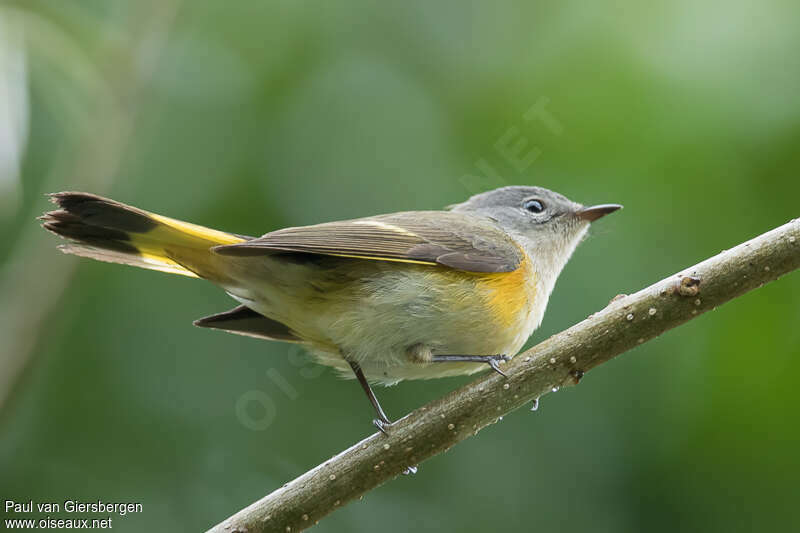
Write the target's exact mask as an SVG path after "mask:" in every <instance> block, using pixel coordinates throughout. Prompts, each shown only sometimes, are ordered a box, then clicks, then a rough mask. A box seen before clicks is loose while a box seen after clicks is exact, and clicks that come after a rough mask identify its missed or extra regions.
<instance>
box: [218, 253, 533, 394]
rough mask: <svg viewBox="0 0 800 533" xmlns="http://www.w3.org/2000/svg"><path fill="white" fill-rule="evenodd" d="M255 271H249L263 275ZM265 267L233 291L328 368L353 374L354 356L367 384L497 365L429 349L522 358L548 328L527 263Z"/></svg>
mask: <svg viewBox="0 0 800 533" xmlns="http://www.w3.org/2000/svg"><path fill="white" fill-rule="evenodd" d="M253 266H254V265H252V264H251V265H250V266H249V268H247V269H246V271H247V272H249V273H250V274H252V273H254V272H255V270H254V269H253V268H252V267H253ZM258 266H259V267H260V268H264V269H265V270H267V271H268V273H269V275H268V276H266V274H267V272H261V273H260V275H258V276H256V277H255V278H254V277H251V276H248V277H250V279H249V280H242V286H241V288H239V289H238V290H236V291H231V292H232V294H233V295H234V296H235V297H237V298H238V299H240V300H241V301H243V302H244V303H245V304H246V305H248V306H249V307H251V308H253V309H254V310H256V311H258V312H260V313H262V314H264V315H266V316H269V317H270V318H273V319H275V320H279V321H281V322H283V323H284V324H286V325H288V326H289V327H290V328H291V329H292V331H293V332H295V333H296V334H297V335H298V336H299V337H300V338H302V339H303V340H304V341H305V342H306V345H307V346H308V348H309V350H310V351H311V352H312V353H313V354H314V355H315V356H316V358H317V360H318V361H319V362H320V363H322V364H325V365H329V366H332V367H335V368H337V369H339V370H341V371H342V375H343V376H346V377H352V371H351V369H350V366H349V364H348V363H347V361H346V360H345V358H347V359H349V360H354V361H357V362H358V363H359V365H360V366H361V368H362V370H363V371H364V374H365V375H366V376H367V379H369V380H370V381H373V382H381V383H386V384H391V383H396V382H398V381H401V380H404V379H429V378H438V377H445V376H454V375H461V374H472V373H474V372H478V371H481V370H485V369H486V368H487V365H485V364H480V363H439V362H436V363H433V362H425V360H424V357H423V358H422V360H421V358H420V357H419V353H420V352H422V353H424V354H428V355H431V354H432V355H500V354H502V355H508V356H514V355H516V353H517V352H519V350H520V349H521V348H522V346H523V344H524V343H525V341H526V340H527V339H528V337H529V336H530V334H531V333H532V332H533V330H534V329H535V328H536V327H537V326H538V325H539V323H540V322H541V318H542V315H543V313H544V307H545V305H546V299H547V296H546V295H541V296H544V297H543V298H542V297H538V298H537V296H538V295H537V290H536V280H535V276H534V275H533V273H532V271H531V270H530V265H529V263H527V262H526V263H523V266H522V267H521V270H520V271H517V272H514V273H508V274H491V275H489V277H486V276H487V275H480V274H469V273H464V272H458V271H454V270H451V269H447V268H445V267H438V266H425V265H409V264H399V263H390V262H384V261H350V260H329V261H323V262H321V264H320V262H319V261H316V262H314V263H313V264H288V265H287V264H284V263H282V264H280V265H279V266H280V268H277V267H278V265H275V264H274V263H269V262H268V263H266V264H260V265H258ZM256 278H257V279H258V281H256ZM264 279H269V280H270V282H269V283H265V282H264V281H262V280H264Z"/></svg>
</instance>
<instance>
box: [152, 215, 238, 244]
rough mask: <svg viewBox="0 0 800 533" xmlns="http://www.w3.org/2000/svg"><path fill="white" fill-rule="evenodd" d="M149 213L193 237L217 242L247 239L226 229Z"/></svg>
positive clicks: (236, 241)
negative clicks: (218, 229) (212, 227)
mask: <svg viewBox="0 0 800 533" xmlns="http://www.w3.org/2000/svg"><path fill="white" fill-rule="evenodd" d="M148 215H149V216H150V217H151V218H153V219H154V220H157V221H159V222H161V223H162V224H164V225H165V226H169V227H171V228H173V229H176V230H178V231H180V232H182V233H186V234H188V235H191V236H192V237H197V238H198V239H205V240H209V241H213V242H214V243H217V244H236V243H239V242H244V240H245V239H242V238H241V237H237V236H236V235H232V234H230V233H226V232H224V231H217V230H215V229H211V228H206V227H204V226H198V225H197V224H192V223H190V222H183V221H181V220H175V219H174V218H169V217H162V216H161V215H156V214H155V213H148Z"/></svg>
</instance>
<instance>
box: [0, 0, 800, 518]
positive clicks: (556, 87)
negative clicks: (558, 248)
mask: <svg viewBox="0 0 800 533" xmlns="http://www.w3.org/2000/svg"><path fill="white" fill-rule="evenodd" d="M799 17H800V5H798V4H797V3H796V2H788V1H787V2H781V1H761V2H755V1H752V2H741V1H733V2H723V1H721V0H720V1H690V0H682V1H673V2H664V3H660V2H647V3H644V2H637V1H634V0H629V1H621V2H580V1H577V0H572V1H564V2H547V3H546V2H525V1H516V2H493V3H490V2H483V3H480V4H477V5H467V4H465V3H462V2H421V1H414V2H402V3H392V4H389V3H386V2H383V3H381V2H358V1H348V2H335V3H326V2H316V3H315V2H294V1H282V2H272V1H255V0H253V1H234V2H221V1H216V0H203V1H198V0H192V1H185V2H180V1H179V0H148V1H119V0H116V1H110V0H92V1H66V0H52V1H45V0H17V1H11V2H8V1H6V2H3V3H2V4H0V198H1V200H0V221H1V222H0V224H1V227H0V242H2V246H0V268H1V269H2V270H0V350H1V351H2V357H1V358H0V365H2V366H1V367H0V377H2V379H0V492H2V497H3V499H7V498H12V499H15V500H24V501H27V500H29V499H33V500H35V501H46V500H55V501H63V500H64V499H67V498H73V499H75V498H77V499H84V500H91V499H97V498H100V499H102V500H104V501H136V502H141V503H143V505H144V512H143V513H141V514H137V515H128V516H126V517H124V518H119V519H115V522H114V528H115V529H116V530H119V531H199V530H204V529H205V528H207V527H209V526H211V525H212V524H214V523H216V522H218V521H220V520H221V519H223V518H224V517H226V516H228V515H229V514H231V513H233V512H234V511H236V510H238V509H239V508H241V507H243V506H245V505H247V504H249V503H250V502H252V501H253V500H255V499H257V498H259V497H260V496H262V495H264V494H266V493H267V492H270V491H272V490H273V489H275V488H276V487H278V486H280V485H281V484H282V483H284V482H285V481H287V480H289V479H291V478H293V477H295V476H297V475H298V474H300V473H302V472H304V471H305V470H307V469H308V468H310V467H312V466H314V465H316V464H318V463H319V462H321V461H323V460H325V459H327V458H328V457H330V456H331V455H333V454H334V453H336V452H338V451H339V450H341V449H343V448H344V447H346V446H348V445H350V444H351V443H353V442H355V441H356V440H358V439H361V438H363V437H365V436H366V435H368V434H369V433H371V432H372V426H370V424H369V419H370V417H371V412H370V410H369V406H368V405H367V402H366V401H365V400H364V398H363V395H362V391H361V390H360V389H359V387H358V386H357V385H356V384H355V383H354V382H344V381H341V380H340V379H338V378H337V377H336V376H335V375H333V373H331V372H330V371H328V370H324V369H322V368H320V367H317V366H315V365H313V364H311V363H309V362H308V360H307V359H306V358H305V357H304V356H303V354H301V353H299V352H297V351H296V350H292V349H290V348H288V347H287V346H285V345H281V344H277V343H268V342H259V341H257V340H253V339H249V338H242V337H237V336H233V335H227V334H224V333H221V332H215V331H210V330H200V329H197V328H194V327H193V326H192V324H191V321H192V320H193V319H195V318H198V317H201V316H205V315H208V314H212V313H215V312H218V311H222V310H225V309H227V308H229V307H232V306H233V305H234V302H232V301H231V300H230V299H229V298H228V297H227V296H226V295H225V294H224V293H222V292H221V291H219V290H217V289H215V288H214V287H212V286H211V285H209V284H205V283H203V282H199V281H196V280H190V279H186V278H181V277H177V276H167V275H164V274H160V273H156V272H148V271H142V270H137V269H132V268H127V267H120V266H114V265H108V264H101V263H95V262H90V261H78V260H75V258H72V257H67V256H64V255H62V254H60V253H58V252H57V251H56V249H55V245H56V244H57V240H56V239H55V238H54V237H52V236H50V235H48V234H46V233H45V232H44V231H42V230H41V229H40V228H39V227H38V225H37V224H36V223H35V221H34V217H35V216H37V215H39V214H40V213H41V212H42V211H44V210H46V209H47V208H48V204H47V203H46V201H45V199H44V197H43V194H44V193H45V192H50V191H57V190H87V191H92V192H96V193H99V194H103V195H106V196H110V197H113V198H115V199H118V200H121V201H124V202H126V203H130V204H133V205H137V206H141V207H143V208H145V209H148V210H151V211H155V212H158V213H162V214H166V215H168V216H172V217H176V218H181V219H186V220H189V221H193V222H197V223H202V224H204V225H208V226H212V227H216V228H220V229H226V230H230V231H235V232H239V233H244V234H260V233H264V232H266V231H269V230H272V229H276V228H279V227H282V226H289V225H301V224H309V223H315V222H321V221H326V220H331V219H341V218H348V217H357V216H364V215H370V214H375V213H380V212H387V211H395V210H408V209H435V208H439V207H441V206H444V205H446V204H449V203H454V202H458V201H461V200H463V199H464V198H466V197H467V196H469V195H470V194H472V193H474V192H478V191H480V190H485V189H488V188H492V187H494V186H496V185H500V184H503V183H507V184H511V183H514V184H537V185H542V186H545V187H549V188H552V189H555V190H558V191H559V192H562V193H564V194H566V195H567V196H569V197H571V198H573V199H575V200H578V201H582V202H587V203H588V202H598V203H599V202H620V203H622V204H625V206H626V209H625V210H624V211H623V212H621V213H618V214H615V215H614V216H613V217H609V218H608V219H607V220H603V221H602V223H600V224H598V226H597V227H596V228H594V230H593V235H592V237H591V238H590V239H589V240H587V241H586V242H585V243H584V244H583V245H582V246H581V247H580V248H579V249H578V251H577V253H576V254H575V256H574V258H573V260H572V262H571V263H570V264H569V265H568V266H567V268H566V270H565V271H564V273H563V275H562V277H561V279H560V281H559V284H558V286H557V287H556V290H555V293H554V294H553V298H552V300H551V304H550V308H549V311H548V313H547V316H546V317H545V321H544V324H543V325H542V327H541V329H540V330H539V331H538V332H537V333H536V334H535V335H534V336H533V338H532V339H531V343H534V342H537V341H539V340H542V339H544V338H546V337H547V336H548V335H550V334H552V333H554V332H557V331H559V330H561V329H563V328H565V327H567V326H570V325H572V324H573V323H575V322H577V321H579V320H581V319H582V318H584V317H585V316H587V315H588V314H590V313H592V312H593V311H595V310H598V309H600V308H602V307H603V306H604V305H605V304H606V303H607V302H608V300H609V299H610V298H612V297H613V296H614V295H616V294H617V293H622V292H631V291H634V290H636V289H638V288H641V287H643V286H645V285H647V284H649V283H651V282H653V281H655V280H657V279H660V278H662V277H664V276H666V275H669V274H672V273H673V272H675V271H677V270H679V269H681V268H682V267H684V266H688V265H690V264H693V263H695V262H697V261H699V260H701V259H704V258H705V257H707V256H709V255H713V254H715V253H717V252H719V251H720V250H722V249H726V248H729V247H731V246H733V245H735V244H737V243H739V242H741V241H743V240H746V239H748V238H750V237H753V236H755V235H757V234H759V233H761V232H764V231H766V230H769V229H771V228H773V227H775V226H777V225H780V224H782V223H785V222H786V221H787V220H789V219H791V218H792V217H796V216H798V215H800V209H798V194H800V179H798V169H800V98H799V96H800V63H798V61H797V58H798V51H800V31H798V27H799V26H798V24H799V22H798V21H800V18H799ZM537 104H538V105H539V106H541V107H543V108H544V109H546V110H547V113H548V115H547V120H541V119H540V118H536V117H533V118H532V117H531V114H530V113H529V110H530V109H531V107H532V106H535V105H537ZM518 142H525V143H527V144H526V145H525V146H522V145H520V147H517V149H519V150H520V154H522V155H521V157H520V158H518V159H521V160H518V161H516V162H515V161H514V160H513V158H509V157H507V156H504V155H503V151H504V150H503V147H508V146H512V147H513V146H514V145H515V143H518ZM526 156H527V159H526ZM799 304H800V275H797V274H795V275H792V276H788V277H787V278H785V279H782V280H780V281H778V282H777V283H774V284H771V285H769V286H767V287H764V288H763V289H761V290H759V291H756V292H755V293H751V294H749V295H747V296H745V297H743V298H740V299H738V300H736V301H735V302H733V303H731V304H729V305H726V306H725V307H723V308H720V309H718V310H717V311H715V312H713V313H710V314H707V315H705V316H703V317H701V318H700V319H698V320H696V321H693V322H692V323H690V324H688V325H686V326H684V327H681V328H679V329H678V330H676V331H673V332H670V333H669V334H667V335H665V336H664V337H662V338H660V339H657V340H655V341H654V342H650V343H647V344H645V345H643V346H641V347H640V348H638V349H636V350H634V351H633V352H631V353H629V354H625V355H624V356H622V357H621V358H619V359H617V360H615V361H612V362H611V363H609V364H606V365H603V366H601V367H600V368H598V369H597V370H595V371H593V372H591V373H590V374H589V375H588V376H587V377H586V378H585V379H584V381H583V382H582V383H581V385H580V386H579V387H575V388H571V389H569V390H563V391H562V392H559V393H557V394H553V395H548V396H546V397H545V398H543V399H542V402H541V406H540V408H539V410H538V411H537V412H536V413H531V412H527V411H523V412H519V413H516V414H514V415H512V416H508V417H506V419H505V420H504V421H503V422H501V423H499V424H497V425H495V426H492V428H491V429H490V430H488V431H484V432H481V434H480V435H479V436H478V437H477V438H473V439H470V440H468V441H467V442H464V443H463V444H461V445H459V446H457V447H456V448H454V449H453V450H452V451H450V452H449V453H448V454H445V455H443V456H439V457H436V458H435V459H433V460H431V461H429V462H427V463H425V464H423V465H422V467H421V469H420V472H419V473H418V474H417V475H416V476H411V477H403V478H401V479H398V480H396V481H393V482H391V483H389V484H387V485H385V486H383V487H382V488H380V489H378V490H375V491H374V492H371V493H369V494H368V495H367V496H366V497H365V498H364V500H363V501H361V502H356V503H353V504H351V505H349V506H347V507H345V508H343V509H341V510H339V511H337V512H335V513H334V514H333V515H331V516H330V517H328V518H326V519H325V520H324V521H323V522H322V523H321V524H320V525H319V526H318V529H319V530H321V531H376V530H377V531H407V530H411V529H414V530H418V531H438V530H454V531H455V530H458V531H485V530H522V529H534V528H535V529H539V530H546V531H615V532H620V531H642V530H648V531H665V532H666V531H670V532H671V531H675V530H707V531H712V530H713V531H726V532H727V531H752V530H764V531H769V530H779V531H788V530H798V528H800V519H798V515H797V509H796V507H797V501H798V498H800V489H798V479H800V454H798V447H799V445H800V424H798V416H797V408H798V404H799V403H800V400H798V396H797V392H796V391H797V386H796V381H797V375H798V373H800V328H798V323H799V322H800V305H799ZM466 379H468V378H465V379H445V380H439V381H431V382H408V383H402V384H400V385H399V386H397V387H393V388H389V389H381V390H379V391H378V393H379V395H380V397H381V399H382V401H383V403H384V407H385V408H386V409H387V411H388V413H389V414H390V416H394V417H399V416H400V415H402V414H404V413H406V412H408V411H410V410H412V409H414V408H416V407H418V406H420V405H422V404H423V403H424V402H426V401H429V400H431V399H434V398H437V397H439V396H441V395H442V394H444V393H445V392H447V391H450V390H452V389H454V388H456V387H457V386H459V384H461V383H464V382H465V380H466ZM5 516H7V515H5Z"/></svg>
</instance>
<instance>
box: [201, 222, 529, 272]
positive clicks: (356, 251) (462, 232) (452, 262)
mask: <svg viewBox="0 0 800 533" xmlns="http://www.w3.org/2000/svg"><path fill="white" fill-rule="evenodd" d="M213 250H214V251H215V252H217V253H219V254H223V255H237V256H252V255H267V254H277V253H286V252H295V253H309V254H322V255H331V256H337V257H352V258H358V259H373V260H381V261H400V262H407V263H421V264H430V265H437V264H438V265H443V266H447V267H450V268H454V269H458V270H464V271H468V272H511V271H513V270H516V269H517V267H518V266H519V264H520V262H521V261H522V258H523V252H522V250H521V249H520V247H519V246H518V245H517V244H516V243H515V242H514V240H513V239H512V238H511V237H510V236H508V235H507V234H506V233H505V232H504V231H503V230H502V229H500V228H499V227H498V226H497V225H496V224H495V223H494V222H493V221H492V220H491V219H489V218H485V217H479V216H476V215H468V214H464V213H452V212H447V211H412V212H405V213H393V214H390V215H378V216H374V217H368V218H360V219H355V220H344V221H341V222H327V223H324V224H317V225H314V226H302V227H297V228H286V229H281V230H277V231H273V232H271V233H267V234H266V235H263V236H262V237H259V238H256V239H252V240H249V241H245V242H242V243H237V244H231V245H226V246H217V247H215V248H213Z"/></svg>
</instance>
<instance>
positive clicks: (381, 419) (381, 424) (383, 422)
mask: <svg viewBox="0 0 800 533" xmlns="http://www.w3.org/2000/svg"><path fill="white" fill-rule="evenodd" d="M348 363H349V364H350V368H352V369H353V373H354V374H355V375H356V379H357V380H358V382H359V383H360V384H361V388H362V389H364V392H365V393H366V394H367V398H369V403H371V404H372V407H373V408H374V409H375V412H376V413H378V418H376V419H374V420H373V421H372V423H373V424H375V427H377V428H378V429H379V430H380V431H381V433H383V434H384V435H388V433H387V432H386V426H390V425H392V421H391V420H389V418H388V417H387V416H386V413H384V412H383V409H382V408H381V404H380V403H378V398H376V397H375V393H374V392H372V387H370V386H369V383H368V382H367V378H365V377H364V372H363V371H362V370H361V366H360V365H359V364H358V363H356V362H355V361H348Z"/></svg>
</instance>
